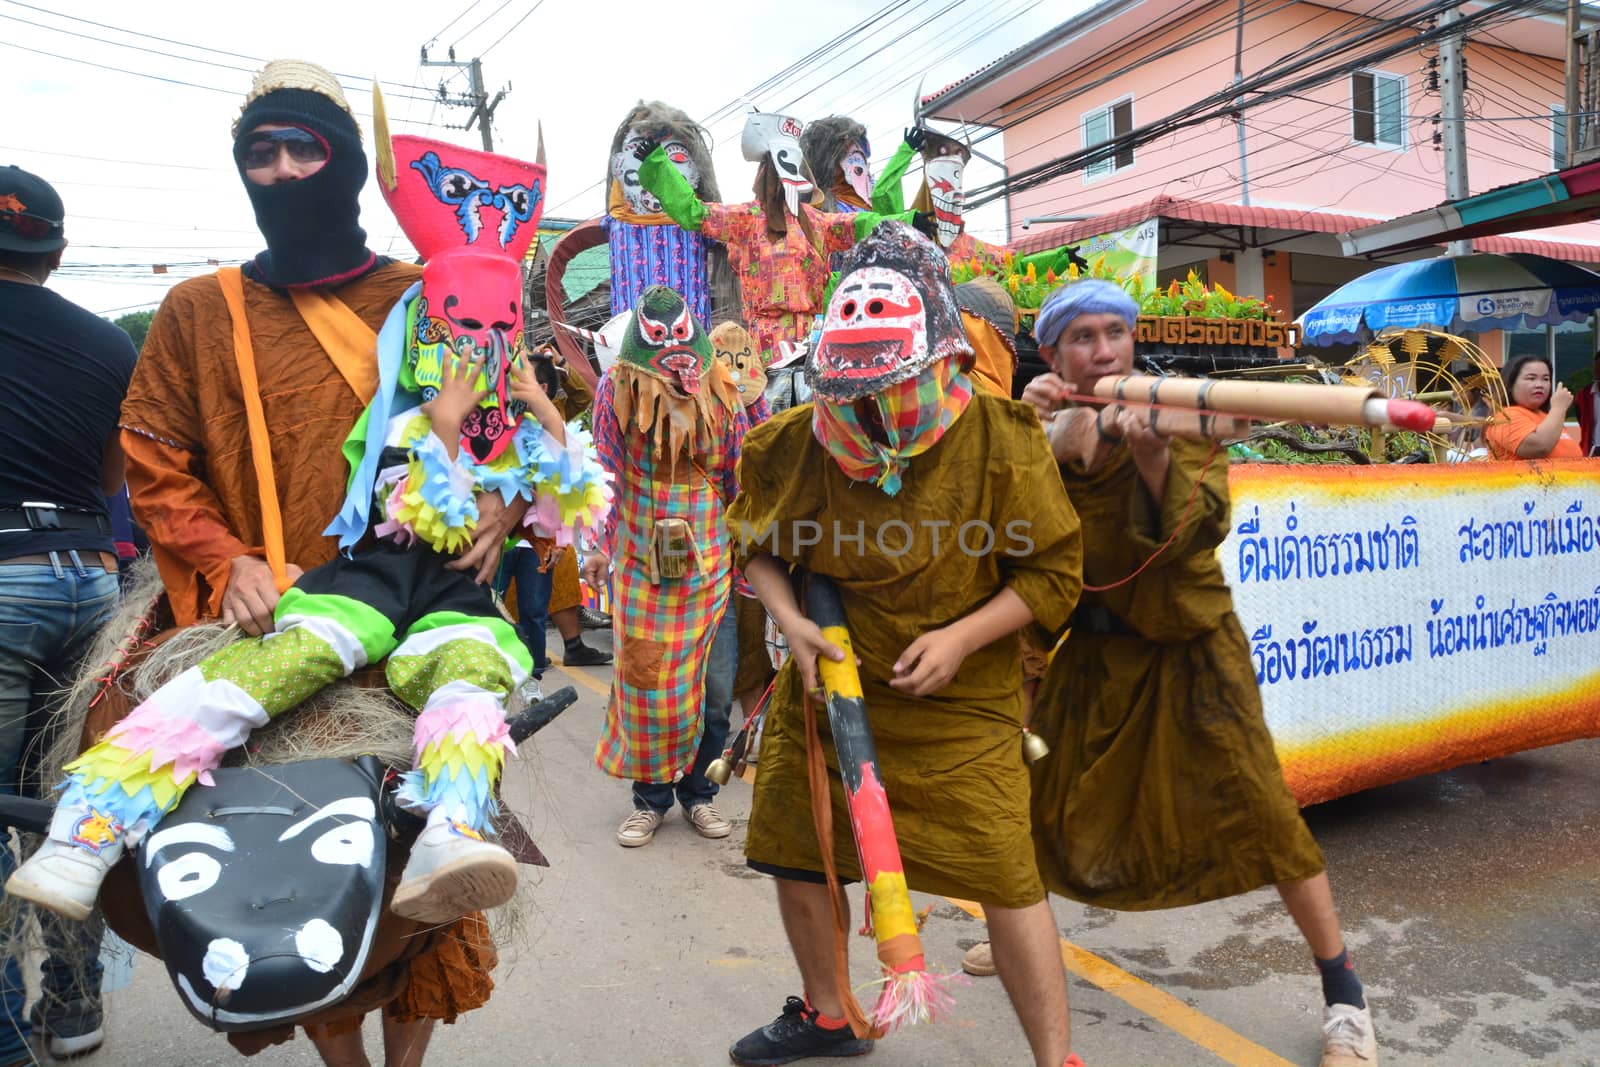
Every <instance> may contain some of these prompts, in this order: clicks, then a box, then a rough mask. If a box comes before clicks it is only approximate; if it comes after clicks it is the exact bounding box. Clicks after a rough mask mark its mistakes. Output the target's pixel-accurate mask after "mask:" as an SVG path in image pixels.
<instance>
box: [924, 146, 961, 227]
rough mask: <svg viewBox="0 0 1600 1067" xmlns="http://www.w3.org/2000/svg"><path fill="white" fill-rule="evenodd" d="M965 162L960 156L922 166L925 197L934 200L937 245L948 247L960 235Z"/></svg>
mask: <svg viewBox="0 0 1600 1067" xmlns="http://www.w3.org/2000/svg"><path fill="white" fill-rule="evenodd" d="M966 166H967V164H966V162H965V161H964V160H963V159H962V158H961V157H960V156H959V155H948V156H936V157H935V158H933V159H930V160H928V162H927V163H926V164H925V167H924V169H925V171H926V173H927V180H928V195H929V197H930V198H931V199H932V200H933V220H934V224H935V225H936V226H938V228H939V243H940V244H941V245H943V246H944V247H946V248H949V247H950V246H951V245H952V244H953V243H954V242H955V239H956V238H957V237H959V236H960V235H961V213H962V205H963V204H964V203H965V202H966V193H964V192H962V190H961V174H962V171H964V170H965V169H966Z"/></svg>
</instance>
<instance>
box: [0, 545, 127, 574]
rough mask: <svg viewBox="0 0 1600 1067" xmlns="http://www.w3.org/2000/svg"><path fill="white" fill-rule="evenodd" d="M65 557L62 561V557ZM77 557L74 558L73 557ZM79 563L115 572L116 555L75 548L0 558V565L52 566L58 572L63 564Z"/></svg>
mask: <svg viewBox="0 0 1600 1067" xmlns="http://www.w3.org/2000/svg"><path fill="white" fill-rule="evenodd" d="M63 556H66V557H67V559H66V561H65V563H63V561H62V558H61V557H63ZM74 556H76V557H77V558H76V559H74V558H73V557H74ZM74 563H81V564H82V565H83V566H84V567H88V568H92V569H95V570H102V571H108V572H110V573H111V574H115V573H117V557H116V556H115V555H114V554H112V553H110V552H83V553H81V554H80V553H78V552H77V550H76V549H71V550H67V549H63V550H59V551H56V552H33V553H30V554H29V555H26V556H8V557H6V558H5V559H0V567H54V568H55V569H56V570H57V571H58V572H59V571H60V570H61V569H62V567H63V566H72V565H73V564H74Z"/></svg>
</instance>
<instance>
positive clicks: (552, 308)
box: [545, 100, 739, 384]
mask: <svg viewBox="0 0 1600 1067" xmlns="http://www.w3.org/2000/svg"><path fill="white" fill-rule="evenodd" d="M646 141H650V143H652V144H657V143H659V144H660V145H661V147H662V150H663V152H664V153H665V154H666V157H667V160H668V162H669V163H670V164H671V166H672V167H673V169H675V170H676V171H677V172H678V174H679V175H680V176H681V177H682V178H683V180H684V182H685V183H686V184H687V185H688V186H689V187H690V188H691V189H692V190H693V193H694V195H695V196H696V197H699V198H700V199H702V200H709V201H715V200H718V199H720V198H721V193H720V192H719V191H718V187H717V176H716V171H715V170H714V169H713V167H712V165H711V145H710V139H709V138H708V136H707V134H706V131H705V130H704V129H703V128H702V127H701V126H700V125H699V123H697V122H695V121H694V120H693V119H691V118H690V117H689V116H688V115H687V114H685V113H684V112H682V111H680V110H679V109H677V108H675V107H671V106H670V105H667V104H664V103H662V102H660V101H659V100H650V101H643V100H641V101H640V102H639V103H638V104H636V105H635V106H634V107H633V109H632V110H630V111H629V112H628V114H627V116H626V117H624V118H623V120H622V122H621V124H620V125H618V127H617V129H616V132H615V133H614V134H613V135H612V137H611V153H610V155H609V156H607V157H606V178H605V182H606V190H607V192H606V213H605V215H604V216H602V217H601V218H600V219H599V220H597V221H595V222H593V223H584V224H583V225H581V226H578V227H576V228H575V229H573V230H572V231H571V232H570V233H568V234H567V236H565V237H563V238H562V239H561V241H560V243H559V244H558V245H557V246H556V248H555V249H554V250H553V252H552V254H551V262H550V268H549V270H548V272H547V273H546V275H545V300H546V306H547V308H548V311H549V314H550V318H551V320H552V321H554V322H557V323H565V322H566V316H565V314H564V313H563V311H562V302H563V301H564V299H565V295H566V294H565V291H564V290H563V288H562V282H563V279H564V277H565V275H566V268H567V264H568V263H570V262H571V260H572V257H573V256H575V255H577V254H578V253H579V252H581V251H583V250H585V249H588V248H593V247H597V246H599V245H601V244H605V245H606V246H607V247H608V249H609V251H610V261H611V314H612V315H613V316H615V315H619V314H621V313H623V312H625V311H628V310H629V309H630V308H633V307H634V306H635V305H637V304H638V302H639V298H640V296H642V295H643V293H644V291H645V290H646V289H648V288H650V287H651V286H652V285H663V286H666V287H667V288H669V289H672V290H673V291H675V292H677V293H679V294H681V295H682V296H683V298H684V300H686V301H687V302H688V304H689V309H690V310H691V311H692V312H693V313H694V315H695V317H696V318H698V319H699V320H700V321H701V322H702V323H717V322H724V321H729V320H732V319H736V318H737V317H738V310H739V296H738V290H737V286H736V285H735V283H734V280H733V276H732V273H731V271H730V270H729V269H728V260H727V254H726V253H725V252H724V251H723V250H722V249H721V248H720V247H718V246H717V245H715V244H714V243H713V242H710V241H707V240H706V239H705V237H704V236H702V235H701V234H699V233H695V232H691V231H688V230H685V229H683V228H681V227H679V226H678V224H677V223H676V222H674V221H673V220H672V218H671V217H670V216H668V215H667V214H666V213H665V212H664V211H663V209H662V206H661V202H660V201H659V200H658V199H656V197H655V194H653V193H651V192H650V191H649V190H648V189H646V188H645V187H644V186H643V185H641V184H640V181H639V166H640V164H639V158H638V155H637V152H638V148H639V146H640V145H641V144H643V143H645V142H646ZM582 325H586V326H592V325H596V324H594V323H583V324H582ZM556 343H557V344H558V345H559V346H560V347H561V349H562V352H563V354H564V355H565V356H566V357H567V360H568V362H569V363H570V364H572V365H573V366H575V367H578V368H579V369H580V371H583V370H588V369H589V364H588V361H587V360H585V359H583V358H582V357H581V355H580V352H579V349H578V342H577V341H576V339H575V338H574V337H572V336H569V335H568V333H567V332H566V331H564V330H557V331H556ZM591 384H593V383H591Z"/></svg>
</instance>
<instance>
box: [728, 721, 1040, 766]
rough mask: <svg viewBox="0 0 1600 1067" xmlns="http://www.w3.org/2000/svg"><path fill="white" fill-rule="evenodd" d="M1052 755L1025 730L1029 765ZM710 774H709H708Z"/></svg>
mask: <svg viewBox="0 0 1600 1067" xmlns="http://www.w3.org/2000/svg"><path fill="white" fill-rule="evenodd" d="M1048 755H1050V746H1049V745H1047V744H1045V743H1044V738H1042V737H1040V736H1039V735H1038V734H1036V733H1034V732H1033V731H1032V730H1029V729H1026V728H1024V729H1023V731H1022V758H1023V759H1025V760H1027V761H1028V762H1029V763H1038V762H1039V761H1040V760H1042V759H1044V758H1045V757H1046V756H1048ZM707 773H708V774H709V772H707Z"/></svg>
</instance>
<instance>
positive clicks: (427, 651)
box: [7, 127, 606, 923]
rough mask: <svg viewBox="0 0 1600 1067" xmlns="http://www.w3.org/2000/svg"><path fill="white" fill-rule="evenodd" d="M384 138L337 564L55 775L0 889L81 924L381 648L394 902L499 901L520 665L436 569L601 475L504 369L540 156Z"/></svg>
mask: <svg viewBox="0 0 1600 1067" xmlns="http://www.w3.org/2000/svg"><path fill="white" fill-rule="evenodd" d="M274 148H276V145H274ZM388 148H389V145H388V143H387V137H386V131H382V130H381V127H380V145H379V160H378V174H379V179H380V182H381V183H382V187H383V192H384V195H385V198H386V199H387V200H388V201H389V202H390V204H391V206H392V207H393V208H394V210H395V213H396V215H397V216H398V217H399V218H400V221H401V224H402V226H403V227H404V228H405V230H406V231H407V235H408V236H409V237H410V238H411V240H412V242H413V244H415V245H416V247H417V248H418V250H419V251H420V252H422V254H423V255H424V256H425V257H427V260H428V263H427V266H426V267H425V268H424V269H423V273H422V280H421V281H420V282H419V283H417V284H416V285H414V286H412V287H411V288H410V289H408V290H407V291H406V292H405V294H404V296H403V297H402V299H401V301H400V303H399V304H398V305H397V306H396V307H395V309H394V311H393V312H392V313H391V314H390V315H389V318H388V320H387V321H386V322H385V324H384V327H383V329H382V331H381V332H380V335H379V340H378V375H377V378H378V382H377V388H376V391H375V393H374V394H373V399H372V401H371V403H370V404H369V405H368V407H367V409H366V411H365V413H364V414H363V416H362V417H361V419H360V420H358V421H357V423H356V425H355V428H354V429H353V430H352V432H351V434H350V437H349V440H348V441H347V442H346V446H345V453H346V455H347V456H348V458H349V459H350V466H351V477H350V482H349V489H348V495H347V497H346V499H345V504H344V506H343V508H342V509H341V510H340V512H339V514H338V516H337V517H336V518H335V520H334V522H333V524H332V526H330V527H329V529H328V531H327V532H328V533H329V534H330V535H338V536H339V538H340V544H341V547H343V548H345V549H346V550H347V553H348V554H344V555H339V556H336V557H335V558H334V559H333V560H331V561H330V562H328V563H326V564H323V565H322V566H320V567H317V568H315V569H313V570H311V571H309V572H307V573H305V574H303V575H302V576H300V577H299V579H298V580H296V581H295V582H294V584H293V585H292V586H290V587H289V588H288V589H287V591H286V592H285V593H284V594H283V596H282V598H281V599H279V601H278V603H277V607H276V610H275V612H274V615H273V627H272V632H270V633H267V634H264V635H263V636H260V637H251V638H246V639H244V640H241V641H238V642H235V643H234V644H231V645H229V646H227V647H225V648H223V649H222V650H220V651H218V652H216V653H214V654H213V655H211V656H209V657H207V658H206V659H205V660H203V661H201V663H200V664H198V665H197V666H195V667H192V668H190V669H189V670H186V671H184V672H183V673H182V674H180V675H178V676H177V677H176V678H174V679H173V680H172V681H170V682H168V683H167V684H166V685H164V686H162V687H161V688H160V689H159V690H157V691H156V692H155V693H153V694H152V695H151V696H150V697H149V699H147V700H146V701H145V702H144V703H142V704H140V705H139V706H138V707H136V708H135V709H134V710H133V711H132V712H130V713H129V714H128V715H127V716H126V717H125V718H124V719H122V720H121V721H120V722H118V723H117V724H116V725H115V726H114V727H113V728H112V729H111V730H110V732H109V733H108V734H107V735H106V736H105V737H104V738H103V739H102V740H100V741H99V742H98V743H97V744H95V745H93V746H92V747H90V748H89V749H87V750H86V751H85V752H84V753H83V754H82V755H81V756H79V757H78V758H77V759H76V760H75V761H74V762H73V763H71V764H69V765H68V768H67V771H68V778H67V781H66V783H65V789H64V791H63V794H62V797H61V800H60V802H59V804H58V805H57V808H56V812H55V817H54V819H53V821H52V823H51V826H50V833H49V837H48V838H47V840H46V842H45V844H44V846H43V847H42V848H41V849H40V850H39V851H38V852H37V853H35V855H34V856H33V857H32V858H31V859H30V860H29V861H28V862H27V863H25V864H23V866H22V867H20V868H19V869H18V870H17V872H16V873H15V874H14V875H13V876H12V878H11V880H10V882H8V883H7V891H8V892H12V893H16V894H17V895H19V896H22V897H24V898H26V899H29V900H32V901H34V902H36V903H39V904H41V905H43V906H45V907H47V908H50V909H52V910H54V911H57V912H59V913H61V914H63V915H66V916H67V917H69V918H81V917H82V916H83V915H85V914H87V912H88V910H89V909H90V908H91V907H92V906H93V904H94V901H95V897H96V895H97V893H98V890H99V887H100V883H101V881H102V880H103V879H104V877H105V875H106V873H107V872H108V871H109V870H110V868H111V866H112V865H113V864H114V863H115V862H116V861H117V860H118V859H119V858H120V857H121V855H122V853H123V851H124V849H125V848H127V847H128V846H129V845H132V844H136V843H137V842H138V841H139V839H140V838H141V837H142V836H143V835H145V834H146V833H148V832H150V831H151V830H152V829H153V828H154V827H156V826H157V825H159V824H160V821H161V819H162V816H163V815H165V814H166V813H167V812H169V811H171V810H172V809H173V808H174V807H175V806H176V805H177V803H178V800H179V798H180V797H181V796H182V795H183V793H184V792H185V791H186V790H187V789H189V788H190V787H191V786H193V785H194V784H195V783H196V782H197V781H198V782H200V783H202V784H209V781H210V776H211V771H212V770H214V769H215V768H217V767H218V766H219V765H220V764H221V761H222V757H223V756H224V754H225V753H226V752H227V751H228V750H229V749H232V748H235V747H237V746H239V745H241V744H243V743H244V742H245V740H246V739H247V738H248V737H249V735H250V731H251V730H252V729H254V728H255V727H258V726H261V725H264V724H265V723H266V722H268V721H269V720H270V719H271V718H273V717H274V716H276V715H279V714H281V713H283V712H285V711H288V710H289V709H291V708H293V707H294V706H296V705H297V704H299V703H300V702H301V701H302V700H304V699H305V698H306V697H308V696H310V695H311V694H313V693H315V692H317V691H318V690H320V689H321V688H323V687H324V686H326V685H329V684H331V683H332V682H334V681H337V680H339V679H341V678H343V677H345V676H346V675H348V674H350V673H351V672H352V671H353V670H355V669H356V668H358V667H361V666H363V665H365V664H367V663H377V662H378V661H380V660H383V659H384V658H385V657H387V660H388V662H387V665H386V671H387V677H388V681H389V685H390V688H391V689H392V690H393V691H394V692H395V694H396V695H397V696H398V697H400V698H401V699H402V700H404V701H405V702H406V703H407V704H409V705H411V706H412V707H413V708H415V709H417V711H418V712H419V715H418V718H417V726H416V734H415V737H416V763H415V769H414V770H412V771H410V772H409V773H408V774H406V775H405V776H404V779H403V781H402V784H401V786H400V789H399V796H400V799H401V801H402V802H403V803H405V804H407V805H408V806H410V807H412V808H413V809H414V810H417V811H418V812H420V813H425V815H426V818H427V822H426V826H425V828H424V829H423V831H422V833H421V835H420V836H419V837H418V839H417V841H416V844H415V845H414V846H413V848H412V851H411V855H410V859H409V861H408V862H407V864H406V867H405V871H404V873H403V875H402V878H401V882H400V885H399V886H398V888H397V889H396V891H395V893H394V896H393V899H392V902H391V908H392V910H393V911H394V912H395V913H396V914H398V915H401V916H402V917H405V918H409V919H413V920H416V921H419V922H424V923H442V922H449V921H451V920H454V919H456V918H458V917H459V916H461V915H463V914H465V913H467V912H469V911H472V910H474V909H479V908H487V907H494V906H497V905H499V904H502V903H504V902H505V901H506V900H507V899H509V898H510V896H511V894H512V892H513V891H514V890H515V888H516V880H517V870H516V862H515V860H513V858H512V857H511V855H510V853H508V852H507V851H506V850H505V849H503V848H501V847H500V846H499V845H497V844H493V843H491V842H489V841H486V840H485V839H484V834H485V832H487V831H488V829H489V818H490V816H491V815H492V813H493V811H494V807H495V801H494V790H495V786H496V783H497V781H498V779H499V773H500V768H501V765H502V762H503V760H504V758H505V753H506V752H507V751H508V750H509V749H510V747H511V746H510V741H509V735H508V731H507V728H506V723H505V698H506V696H507V694H508V693H510V692H511V691H512V689H514V688H515V687H516V686H517V685H519V684H520V683H521V682H522V681H524V680H525V679H526V678H527V677H528V669H529V667H530V665H531V664H530V661H529V658H528V654H527V651H526V649H524V648H523V646H522V643H521V642H520V641H519V640H517V637H516V634H515V632H514V631H513V630H512V629H511V627H510V626H509V625H508V624H507V623H505V622H504V621H503V620H502V619H501V618H500V617H499V616H498V615H497V614H496V612H495V610H494V607H493V604H492V601H491V598H490V595H489V593H488V592H487V590H486V589H485V588H484V587H482V586H480V585H477V584H475V583H474V582H473V580H472V578H471V577H470V576H469V575H468V574H466V573H463V572H461V571H457V570H451V569H448V568H447V564H449V563H450V562H451V561H452V560H453V559H454V557H455V555H456V553H457V552H458V551H459V550H461V549H462V548H464V547H467V546H469V545H470V544H471V542H472V537H473V532H474V528H475V527H476V525H477V519H478V515H479V501H480V500H481V499H482V498H484V497H486V496H489V495H491V494H492V495H497V496H499V497H500V498H501V499H502V501H507V502H509V501H510V500H511V499H514V498H518V497H520V498H522V499H524V500H529V501H531V502H532V503H533V507H532V508H531V509H530V511H529V512H528V514H529V516H530V523H531V524H532V525H533V526H534V532H535V533H536V534H541V535H544V536H553V537H556V538H558V539H566V540H570V538H571V537H572V536H573V535H574V534H575V533H578V532H582V531H583V530H585V529H588V528H591V527H597V525H598V522H599V520H600V519H601V518H602V515H603V512H604V510H605V494H606V485H605V481H606V479H605V475H604V473H603V472H602V471H600V470H599V468H598V466H597V465H596V464H595V463H594V462H593V461H592V459H587V460H586V457H585V453H584V449H583V441H584V437H583V434H582V431H581V430H579V429H577V428H576V427H571V428H568V427H564V426H563V425H562V423H561V420H560V417H559V415H558V414H557V413H556V411H555V409H554V407H553V406H552V405H551V404H550V401H549V400H548V398H546V397H545V395H544V393H543V391H542V390H540V389H539V388H538V386H537V384H536V383H535V382H534V381H533V377H532V373H531V371H528V370H527V368H526V366H525V364H524V363H523V361H522V359H521V344H522V330H521V326H522V301H521V294H522V276H521V268H520V260H521V257H522V254H523V252H524V251H525V250H526V248H527V246H528V244H529V242H530V241H531V240H532V238H533V236H534V233H535V230H536V228H537V225H538V216H539V213H540V209H541V207H542V204H543V199H544V181H545V171H544V166H543V165H542V164H537V165H529V164H524V163H519V162H518V161H516V160H510V159H506V158H504V157H499V156H491V155H487V154H485V153H479V152H471V151H467V150H464V149H459V148H455V147H454V146H451V145H447V144H444V143H441V142H435V141H425V140H422V139H419V138H405V137H402V138H397V139H396V144H395V149H396V150H397V152H396V154H397V155H398V157H399V158H398V161H397V160H396V159H395V158H394V156H393V155H391V154H390V153H389V152H388ZM252 363H253V361H251V360H248V359H247V360H246V361H244V362H242V363H241V366H246V365H251V364H252ZM519 370H520V371H521V376H520V380H519V379H518V377H517V374H518V371H519ZM525 407H531V410H532V411H533V413H534V414H535V415H536V416H537V422H535V421H534V420H533V419H526V420H525V419H523V417H522V415H523V411H524V409H525ZM268 551H269V556H270V554H271V552H272V549H271V547H270V546H269V549H268ZM278 563H279V569H281V561H278Z"/></svg>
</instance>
